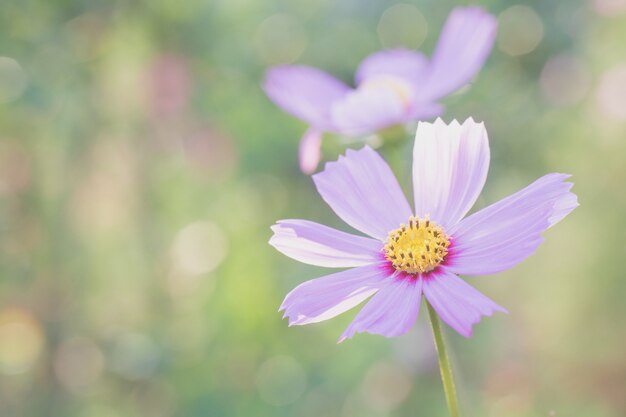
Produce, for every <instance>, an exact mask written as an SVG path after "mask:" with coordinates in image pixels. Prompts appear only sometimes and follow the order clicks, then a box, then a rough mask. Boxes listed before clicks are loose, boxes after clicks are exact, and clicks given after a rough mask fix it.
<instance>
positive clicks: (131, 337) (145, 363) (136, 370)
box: [111, 333, 161, 380]
mask: <svg viewBox="0 0 626 417" xmlns="http://www.w3.org/2000/svg"><path fill="white" fill-rule="evenodd" d="M160 361H161V349H160V348H159V346H157V345H156V344H155V343H154V341H153V340H152V339H151V338H149V337H148V336H146V335H143V334H139V333H128V334H123V335H121V336H120V337H119V338H118V339H117V341H116V344H115V347H114V349H113V354H112V356H111V366H112V368H113V370H114V371H115V372H117V373H118V374H120V375H122V376H123V377H125V378H127V379H130V380H142V379H148V378H150V377H151V376H152V375H153V374H154V373H155V372H156V370H157V367H158V366H159V363H160Z"/></svg>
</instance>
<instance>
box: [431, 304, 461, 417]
mask: <svg viewBox="0 0 626 417" xmlns="http://www.w3.org/2000/svg"><path fill="white" fill-rule="evenodd" d="M426 305H427V306H428V315H429V316H430V324H431V326H432V329H433V337H434V338H435V346H436V348H437V356H438V358H439V370H440V371H441V382H443V391H444V393H445V394H446V402H447V403H448V411H450V416H451V417H459V416H460V414H459V400H458V398H457V396H456V388H455V386H454V378H453V376H452V367H451V366H450V359H448V354H447V352H446V346H445V344H444V342H443V332H442V331H441V322H440V321H439V316H438V315H437V312H436V311H435V309H433V308H432V306H431V305H430V303H428V302H427V303H426Z"/></svg>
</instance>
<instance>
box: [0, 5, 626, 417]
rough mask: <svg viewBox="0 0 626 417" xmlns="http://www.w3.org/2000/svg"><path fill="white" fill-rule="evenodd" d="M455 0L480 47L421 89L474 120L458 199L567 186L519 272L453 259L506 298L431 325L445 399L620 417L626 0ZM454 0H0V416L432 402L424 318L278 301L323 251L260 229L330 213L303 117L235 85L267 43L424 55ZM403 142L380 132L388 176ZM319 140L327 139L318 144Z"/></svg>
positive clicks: (311, 50) (438, 392) (409, 406)
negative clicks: (434, 90)
mask: <svg viewBox="0 0 626 417" xmlns="http://www.w3.org/2000/svg"><path fill="white" fill-rule="evenodd" d="M480 4H482V5H483V6H484V7H485V8H487V9H488V10H489V11H491V12H492V13H494V14H496V15H497V16H498V18H499V21H500V29H499V34H498V39H497V43H496V46H495V47H494V51H493V53H492V55H491V57H490V58H489V60H488V61H487V64H486V66H485V68H484V70H483V71H482V72H481V73H480V75H479V76H478V78H477V79H476V82H475V83H474V84H473V85H472V86H471V87H470V88H466V89H464V90H463V91H462V92H460V93H458V94H456V95H454V96H451V97H449V98H447V99H446V100H445V104H446V106H447V109H448V111H447V113H446V116H445V120H447V121H449V120H451V119H453V118H458V119H461V120H462V119H465V118H466V117H468V116H473V117H474V118H475V119H476V120H484V121H485V122H486V126H487V129H488V131H489V134H490V141H491V146H492V166H491V170H490V176H489V179H488V181H487V186H486V189H485V191H484V193H483V195H482V197H481V199H480V201H479V204H478V206H479V207H480V206H484V205H485V204H488V203H490V202H493V201H495V200H496V199H499V198H501V197H503V196H505V195H507V194H510V193H512V192H514V191H517V190H518V189H519V188H521V187H522V186H525V185H526V184H528V183H530V182H531V181H533V180H534V179H535V178H537V177H539V176H540V175H543V174H544V173H547V172H552V171H560V172H568V173H572V174H573V181H574V182H575V187H574V191H575V192H576V193H577V194H578V196H579V200H580V203H581V206H580V207H579V208H578V209H577V210H576V211H574V213H573V214H572V215H571V216H570V217H569V218H567V219H566V220H565V221H564V222H563V223H561V224H559V226H558V227H556V228H554V229H551V230H550V231H549V232H547V233H546V238H547V239H546V243H545V244H544V245H543V246H542V247H541V248H540V249H539V250H538V251H537V253H536V254H535V255H534V256H533V257H531V258H530V259H528V260H526V261H525V262H523V263H522V264H521V265H519V266H518V267H516V268H514V269H513V270H511V271H508V272H506V273H502V274H499V275H497V276H493V277H485V278H481V277H477V278H469V279H468V280H469V281H470V282H471V283H472V284H473V285H476V286H477V287H478V288H479V289H480V290H481V291H483V292H484V293H486V294H487V295H488V296H490V297H492V298H493V299H494V300H496V301H497V302H498V303H499V304H501V305H503V306H505V307H506V308H507V309H509V311H510V312H511V314H510V315H508V316H505V315H498V316H496V317H494V318H486V319H484V320H483V321H482V322H481V323H480V324H479V325H477V326H476V328H475V335H474V337H473V338H471V339H464V338H462V337H460V336H458V335H456V334H455V333H453V332H452V331H449V329H446V330H447V336H448V340H449V341H450V342H451V349H452V351H453V360H454V364H455V371H456V374H457V378H458V381H457V382H458V385H459V390H460V395H461V399H462V404H463V408H464V409H465V415H466V416H475V417H478V416H481V417H482V416H489V417H496V416H497V417H501V416H507V417H518V416H543V417H548V416H552V417H555V416H556V417H562V416H563V417H565V416H567V417H589V416H594V417H618V416H624V415H626V355H625V354H624V346H625V345H626V327H625V325H624V317H626V302H624V296H625V294H626V279H625V276H624V267H623V265H622V262H623V261H624V259H625V257H626V242H625V240H626V216H625V212H626V192H625V191H624V190H625V189H624V184H625V181H624V180H625V179H626V164H625V163H624V156H625V155H626V54H625V51H626V49H625V46H624V45H626V0H589V1H583V0H575V1H561V2H545V1H539V0H537V1H528V2H523V4H521V3H520V4H517V3H513V2H510V1H504V0H501V1H498V0H493V1H484V2H481V3H480ZM456 5H457V2H452V1H447V0H446V1H442V0H415V1H411V2H406V3H395V2H392V1H371V2H366V1H358V0H338V1H331V0H321V1H314V2H313V1H308V0H292V1H271V0H263V1H261V0H186V1H177V0H151V1H149V0H145V1H139V0H137V1H131V0H127V1H122V0H119V1H115V0H111V1H104V2H103V1H96V0H82V1H79V0H75V1H71V0H58V1H44V0H19V1H18V0H4V1H2V3H1V4H0V415H1V416H3V417H4V416H7V417H13V416H20V417H21V416H36V417H41V416H55V417H56V416H70V417H73V416H77V417H78V416H80V417H135V416H157V417H168V416H220V417H221V416H224V417H230V416H254V417H264V416H268V417H270V416H271V417H280V416H298V417H350V416H358V417H369V416H397V417H401V416H429V417H430V416H444V415H447V414H446V409H445V401H444V397H443V393H442V388H441V383H440V381H439V375H438V369H437V364H436V357H435V356H434V348H433V342H432V337H431V335H430V333H429V328H428V326H427V321H426V316H425V315H424V314H422V316H421V317H420V318H419V320H418V324H417V325H416V326H415V328H414V329H413V330H412V331H411V332H410V333H408V334H407V335H405V336H403V337H400V338H397V339H385V338H382V337H376V336H370V335H359V336H357V337H355V339H353V340H351V341H347V342H345V343H343V344H341V345H336V344H335V342H336V340H337V338H338V336H339V334H340V333H341V331H342V330H343V328H344V327H345V326H346V325H347V324H348V323H349V321H350V320H351V318H352V317H353V316H354V314H355V312H350V313H347V314H345V315H343V316H341V317H339V318H337V319H334V320H332V321H330V322H326V323H322V324H318V325H313V326H307V327H294V328H288V327H287V323H286V321H281V314H279V313H277V309H278V306H279V305H280V302H281V300H282V298H283V296H284V295H285V294H286V293H287V291H289V290H290V289H291V288H293V287H294V286H296V285H297V284H298V283H300V282H302V281H304V280H306V279H309V278H313V277H316V276H320V275H323V274H326V273H327V272H328V271H327V270H324V269H322V268H316V267H310V266H306V265H302V264H300V263H298V262H296V261H293V260H290V259H288V258H287V257H285V256H283V255H281V254H279V253H278V252H276V251H275V250H274V249H272V248H271V247H270V246H269V245H268V244H267V240H268V239H269V237H270V230H269V226H270V225H271V224H272V223H273V222H274V221H275V220H277V219H280V218H305V219H313V220H316V221H319V222H322V223H326V224H331V225H334V226H338V227H340V228H343V229H344V230H347V227H346V226H342V225H341V224H340V222H339V221H338V220H337V219H336V218H335V216H334V215H333V214H332V213H331V211H330V210H329V209H328V208H327V207H326V206H325V205H324V204H323V202H322V200H321V199H320V198H319V197H318V196H317V194H316V192H315V189H314V187H313V185H312V182H311V180H310V178H308V177H306V176H304V175H302V174H301V173H300V172H299V170H298V165H297V158H296V154H297V146H298V140H299V137H300V135H301V133H302V132H303V131H304V129H305V126H304V124H303V123H301V122H299V121H297V120H296V119H294V118H292V117H290V116H289V115H287V114H285V113H283V112H281V111H280V110H279V109H278V108H276V107H275V106H274V105H273V104H272V103H270V102H269V101H268V100H267V99H266V98H265V96H264V94H263V93H262V91H261V90H260V83H261V80H262V77H263V72H264V70H265V69H266V68H267V67H269V66H271V65H275V64H277V63H285V62H298V63H305V64H309V65H314V66H318V67H322V68H325V69H326V70H328V71H330V72H333V73H334V74H337V75H338V76H339V77H341V78H342V79H344V80H346V81H349V80H350V79H351V77H352V74H353V72H354V70H355V68H356V66H357V65H358V63H359V61H360V60H361V59H362V58H364V57H365V56H366V55H367V54H369V53H371V52H374V51H376V50H378V49H380V48H382V47H393V46H401V45H404V46H408V47H411V48H418V47H419V48H420V49H422V50H423V51H425V52H426V53H428V54H430V52H431V51H432V48H433V46H434V44H435V42H436V40H437V37H438V35H439V31H440V28H441V25H442V23H443V21H444V20H445V17H446V16H447V14H448V13H449V11H450V10H451V9H452V8H453V7H454V6H456ZM410 129H411V128H410V127H409V129H408V132H410ZM410 137H411V134H410V133H407V135H406V140H404V141H401V143H399V144H398V143H396V144H386V145H384V146H382V148H381V152H382V153H383V154H384V155H385V156H386V157H387V158H389V159H390V161H392V162H393V168H394V170H395V172H396V173H397V175H398V177H399V178H400V181H401V183H402V184H403V186H404V187H405V189H406V190H407V191H408V190H409V186H410V176H409V173H410V152H409V150H410ZM368 140H370V141H375V140H376V138H369V139H368ZM350 146H353V147H358V146H361V145H360V144H359V143H351V144H350ZM344 148H345V141H344V140H343V139H342V138H337V137H327V138H326V139H325V142H324V158H325V159H333V158H335V157H336V156H337V155H338V154H339V152H341V151H342V149H344ZM424 311H425V310H424V309H422V313H424Z"/></svg>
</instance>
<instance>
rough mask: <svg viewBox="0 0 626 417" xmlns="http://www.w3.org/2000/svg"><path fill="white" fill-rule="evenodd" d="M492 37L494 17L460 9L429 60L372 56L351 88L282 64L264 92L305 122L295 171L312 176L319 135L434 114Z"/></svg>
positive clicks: (413, 55)
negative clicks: (304, 130) (307, 125)
mask: <svg viewBox="0 0 626 417" xmlns="http://www.w3.org/2000/svg"><path fill="white" fill-rule="evenodd" d="M495 34H496V19H495V17H494V16H492V15H490V14H488V13H486V12H485V11H483V10H482V9H480V8H478V7H459V8H456V9H454V10H453V11H452V13H450V16H449V17H448V20H447V22H446V24H445V26H444V28H443V31H442V33H441V36H440V38H439V42H438V44H437V46H436V48H435V51H434V53H433V56H432V59H431V60H430V61H428V60H427V59H426V57H425V56H424V55H423V54H421V53H419V52H416V51H411V50H407V49H391V50H383V51H380V52H377V53H374V54H372V55H370V56H368V57H367V58H365V60H364V61H363V62H362V63H361V65H360V66H359V68H358V69H357V72H356V76H355V84H356V88H351V87H349V86H348V85H346V84H344V83H343V82H342V81H339V80H338V79H336V78H334V77H333V76H331V75H329V74H327V73H326V72H324V71H321V70H319V69H316V68H311V67H307V66H302V65H285V66H279V67H275V68H272V69H270V70H269V71H268V72H267V74H266V78H265V82H264V85H263V88H264V90H265V92H266V93H267V95H268V96H269V97H270V99H271V100H272V101H274V103H276V104H277V105H278V106H279V107H280V108H282V109H283V110H284V111H286V112H288V113H291V114H292V115H294V116H296V117H298V118H300V119H302V120H304V121H305V122H307V123H308V124H309V125H310V128H309V129H308V130H307V131H306V133H305V134H304V136H303V138H302V141H301V142H300V167H301V169H302V170H303V171H304V172H305V173H312V172H313V171H315V168H316V167H317V164H318V162H319V159H320V143H321V138H322V134H323V132H335V133H340V134H344V135H349V136H359V135H363V134H367V133H371V132H375V131H377V130H380V129H382V128H385V127H388V126H392V125H396V124H400V123H406V122H409V121H413V120H419V119H424V118H429V117H434V116H437V115H439V114H441V113H442V112H443V107H442V106H441V105H440V104H438V103H437V101H438V100H440V99H441V98H442V97H444V96H446V95H447V94H450V93H451V92H453V91H455V90H457V89H458V88H460V87H462V86H463V85H465V84H466V83H467V82H469V81H470V80H471V79H472V77H474V76H475V75H476V73H478V71H479V70H480V68H481V67H482V65H483V63H484V62H485V59H487V56H488V55H489V52H490V51H491V47H492V46H493V41H494V38H495Z"/></svg>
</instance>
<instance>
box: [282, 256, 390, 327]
mask: <svg viewBox="0 0 626 417" xmlns="http://www.w3.org/2000/svg"><path fill="white" fill-rule="evenodd" d="M388 275H389V273H388V271H387V269H386V268H385V264H376V265H367V266H361V267H358V268H353V269H348V270H347V271H342V272H338V273H336V274H332V275H326V276H324V277H321V278H317V279H313V280H310V281H307V282H305V283H303V284H300V285H299V286H297V287H296V288H294V289H293V290H292V291H291V292H290V293H289V294H287V296H286V297H285V300H284V301H283V304H282V305H281V306H280V310H285V315H284V317H289V325H290V326H294V325H303V324H310V323H317V322H320V321H324V320H328V319H331V318H333V317H335V316H337V315H339V314H341V313H343V312H345V311H348V310H349V309H351V308H353V307H355V306H356V305H358V304H360V303H361V302H363V301H364V300H365V299H367V298H368V297H370V296H371V295H373V294H375V293H376V292H377V291H378V290H379V289H380V288H381V287H382V286H383V285H385V284H384V283H385V279H386V278H388ZM280 310H279V311H280Z"/></svg>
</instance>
